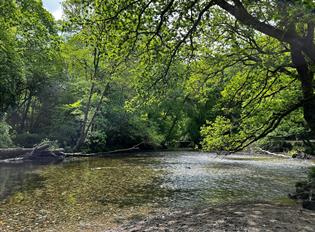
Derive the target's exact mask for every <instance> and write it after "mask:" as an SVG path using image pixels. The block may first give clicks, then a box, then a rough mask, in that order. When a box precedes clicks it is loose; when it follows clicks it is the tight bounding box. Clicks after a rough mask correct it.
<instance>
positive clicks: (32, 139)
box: [14, 133, 44, 147]
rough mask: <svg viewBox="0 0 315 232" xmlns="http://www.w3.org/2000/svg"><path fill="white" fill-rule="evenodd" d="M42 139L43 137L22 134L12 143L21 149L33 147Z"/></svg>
mask: <svg viewBox="0 0 315 232" xmlns="http://www.w3.org/2000/svg"><path fill="white" fill-rule="evenodd" d="M43 139H44V136H43V135H40V134H31V133H22V134H18V135H16V137H15V139H14V142H15V143H16V144H17V145H18V146H21V147H33V146H34V145H35V144H39V143H40V142H41V141H42V140H43Z"/></svg>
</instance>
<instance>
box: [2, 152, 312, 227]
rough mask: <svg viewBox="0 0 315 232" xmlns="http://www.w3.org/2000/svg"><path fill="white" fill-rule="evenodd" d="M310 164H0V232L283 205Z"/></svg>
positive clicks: (193, 155) (150, 159) (170, 157)
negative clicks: (179, 211) (240, 205)
mask: <svg viewBox="0 0 315 232" xmlns="http://www.w3.org/2000/svg"><path fill="white" fill-rule="evenodd" d="M311 165H312V163H310V162H309V161H296V160H289V159H280V158H275V157H265V156H255V157H249V156H241V155H232V156H224V157H216V156H215V155H213V154H209V153H199V152H161V153H158V152H155V153H147V154H145V153H142V154H138V155H134V156H129V157H117V158H88V159H74V160H68V161H66V162H64V163H62V164H59V165H50V166H30V165H29V164H28V165H22V164H19V165H4V164H0V198H1V202H0V228H2V227H3V228H7V227H8V226H9V228H14V229H15V230H19V229H20V230H22V229H23V228H26V227H27V228H29V229H31V230H34V231H35V230H36V229H38V230H40V229H43V228H51V227H52V228H55V227H56V226H58V225H61V224H67V223H70V224H71V223H72V224H73V223H82V221H87V220H91V218H93V220H101V221H102V223H105V224H111V223H118V224H119V223H120V222H121V221H122V220H126V219H132V218H135V217H142V216H144V215H147V214H150V212H157V211H158V210H164V209H169V208H171V209H174V208H185V207H187V208H192V207H198V206H205V205H218V204H225V203H234V202H243V201H246V202H248V201H254V202H257V201H267V202H281V203H284V202H287V201H288V198H287V194H288V193H289V192H292V191H293V190H294V184H295V182H297V181H300V180H304V179H305V178H306V176H307V171H308V168H309V167H310V166H311ZM1 223H2V224H1ZM1 225H2V227H1ZM3 228H2V229H3Z"/></svg>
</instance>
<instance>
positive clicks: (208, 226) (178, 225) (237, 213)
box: [86, 203, 315, 232]
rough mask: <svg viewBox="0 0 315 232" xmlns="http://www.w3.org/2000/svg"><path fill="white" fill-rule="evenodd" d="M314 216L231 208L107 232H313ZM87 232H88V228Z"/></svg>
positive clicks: (285, 209)
mask: <svg viewBox="0 0 315 232" xmlns="http://www.w3.org/2000/svg"><path fill="white" fill-rule="evenodd" d="M314 228H315V212H312V211H309V210H305V209H303V208H301V207H300V206H298V205H279V204H269V203H248V204H229V205H221V206H216V207H209V208H203V209H193V210H184V211H175V212H173V213H169V214H162V215H158V216H154V217H152V218H147V219H145V220H139V221H133V222H131V223H129V224H126V225H123V226H119V227H117V228H114V229H111V230H105V231H107V232H127V231H128V232H131V231H134V232H136V231H146V232H151V231H152V232H155V231H161V232H162V231H163V232H166V231H174V232H176V231H181V232H183V231H193V232H198V231H200V232H206V231H212V232H214V231H217V232H219V231H229V232H230V231H250V232H255V231H277V232H281V231H285V232H291V231H292V232H296V231H305V232H307V231H309V232H312V231H314ZM86 229H87V228H86Z"/></svg>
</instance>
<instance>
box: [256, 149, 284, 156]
mask: <svg viewBox="0 0 315 232" xmlns="http://www.w3.org/2000/svg"><path fill="white" fill-rule="evenodd" d="M257 149H258V150H259V151H260V152H262V153H265V154H267V155H273V156H278V157H283V158H290V157H289V156H287V155H283V154H279V153H273V152H270V151H266V150H263V149H261V148H257Z"/></svg>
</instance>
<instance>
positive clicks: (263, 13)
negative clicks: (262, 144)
mask: <svg viewBox="0 0 315 232" xmlns="http://www.w3.org/2000/svg"><path fill="white" fill-rule="evenodd" d="M96 2H97V4H98V9H102V10H99V11H97V12H98V15H99V17H100V18H99V19H100V20H101V21H103V22H104V23H111V24H112V25H114V26H113V30H115V31H119V32H120V33H121V34H120V35H122V36H120V37H119V38H117V39H120V41H121V42H120V43H118V44H128V46H127V47H130V48H131V50H132V52H134V53H136V54H137V55H138V56H139V57H141V58H142V59H143V60H144V62H146V64H148V66H150V65H151V64H152V63H157V64H159V65H160V67H161V68H162V69H163V72H160V74H158V75H155V74H154V72H151V73H152V74H151V75H152V77H154V78H153V79H154V80H153V81H151V86H157V85H162V86H163V83H165V82H167V79H168V77H169V75H168V73H169V71H170V69H171V68H172V65H173V64H175V63H176V61H177V60H185V62H186V63H187V64H189V63H190V62H191V61H194V60H198V59H200V57H202V56H208V57H212V58H213V59H216V57H218V53H219V52H218V50H220V51H222V50H223V49H225V50H230V49H231V48H233V47H231V46H239V47H238V54H234V55H233V56H234V57H238V59H233V62H234V63H232V62H228V63H225V64H223V65H222V63H221V69H220V71H221V72H223V71H224V70H225V69H226V68H227V67H232V66H233V67H236V66H238V65H245V66H248V65H255V64H261V70H266V71H270V72H269V73H268V74H270V73H271V74H272V75H267V77H266V79H268V78H269V79H270V76H272V77H274V76H276V75H286V76H290V77H291V78H292V80H294V79H296V78H297V79H298V81H299V82H300V91H301V93H302V97H301V98H300V95H299V94H295V97H296V98H295V99H294V101H291V100H290V101H288V102H284V104H282V106H285V107H279V108H278V110H279V112H277V113H275V114H272V115H271V116H270V118H269V121H270V123H269V124H268V127H267V128H265V129H264V130H261V131H260V133H251V136H250V137H249V138H248V137H247V136H246V138H243V139H244V141H239V142H238V143H237V144H238V145H236V149H239V148H241V147H244V146H247V145H249V144H251V143H252V142H254V141H256V140H258V139H260V138H262V137H264V136H266V135H267V134H268V133H270V132H271V131H272V130H274V129H275V128H276V127H277V126H278V125H279V124H280V123H281V121H282V120H283V118H285V117H286V116H288V115H289V114H290V113H292V112H293V111H295V110H297V109H298V108H301V107H302V108H303V114H304V119H305V121H306V122H307V124H308V127H309V128H310V130H311V131H312V133H313V134H314V133H315V112H314V110H315V98H314V88H313V79H314V71H313V70H314V68H313V67H314V64H315V43H314V3H313V2H312V1H289V0H288V1H272V0H268V1H245V0H244V1H240V0H232V1H221V0H212V1H187V2H182V1H175V0H170V1H162V0H161V1H145V0H143V1H96ZM106 9H111V10H110V11H109V12H108V13H104V12H105V10H106ZM259 38H263V39H264V40H270V41H272V44H274V45H275V49H276V51H277V52H276V53H277V54H274V53H273V51H272V50H266V49H264V47H261V46H260V44H259V43H257V41H256V40H257V39H259ZM228 40H231V41H234V45H232V44H231V43H229V44H226V45H225V46H220V45H218V44H220V41H221V42H222V41H228ZM248 45H250V47H251V49H252V51H250V53H248V50H249V47H248ZM125 47H126V46H125ZM144 51H145V52H144ZM252 52H254V53H255V52H257V53H256V55H257V54H258V55H261V56H263V55H264V56H265V60H269V62H268V66H266V64H263V63H262V62H261V61H260V60H259V59H258V60H257V59H256V58H257V56H255V55H252ZM223 54H226V53H223ZM266 57H267V58H266ZM275 57H280V61H282V62H276V63H275V64H273V63H272V61H273V60H274V58H275ZM250 63H252V64H250ZM151 67H152V66H151ZM231 70H232V69H230V73H229V75H231V76H233V75H235V74H236V73H232V72H231ZM217 72H218V70H214V72H213V73H212V74H214V73H217ZM272 77H271V79H272ZM268 86H269V85H268ZM282 88H286V87H285V86H282V87H281V89H282ZM257 98H259V99H260V98H261V95H259V96H257ZM236 126H237V125H234V127H236ZM252 129H253V128H252ZM248 139H249V140H248ZM245 140H246V141H245Z"/></svg>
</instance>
